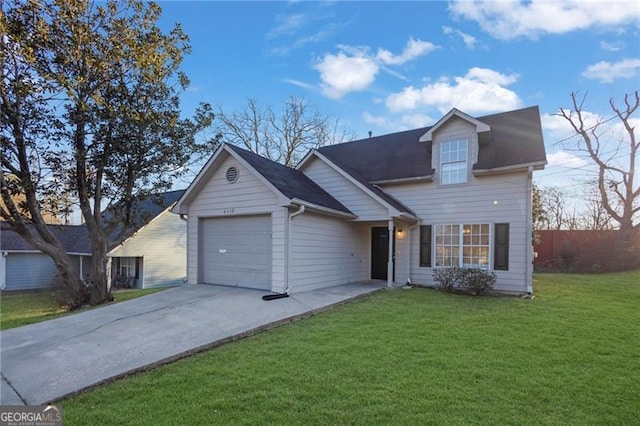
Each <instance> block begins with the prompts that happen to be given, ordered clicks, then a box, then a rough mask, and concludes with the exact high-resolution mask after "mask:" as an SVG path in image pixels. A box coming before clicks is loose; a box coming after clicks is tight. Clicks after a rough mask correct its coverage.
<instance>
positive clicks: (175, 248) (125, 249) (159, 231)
mask: <svg viewBox="0 0 640 426" xmlns="http://www.w3.org/2000/svg"><path fill="white" fill-rule="evenodd" d="M110 256H111V257H142V258H143V260H142V265H141V267H142V270H141V271H140V273H141V279H142V284H138V287H140V288H152V287H163V286H172V285H181V284H182V283H183V282H184V280H185V278H186V276H187V225H186V223H185V221H183V220H182V219H180V216H179V215H176V214H173V213H171V212H170V210H169V209H167V210H165V211H164V212H162V213H161V214H160V215H158V216H157V217H156V218H155V219H153V220H152V221H151V222H149V224H147V225H146V226H145V227H143V228H142V229H141V230H139V231H138V232H137V233H136V234H135V235H133V236H132V237H131V238H129V239H128V240H126V241H125V242H124V243H123V244H122V245H121V246H119V247H116V248H115V249H113V250H112V251H111V253H110Z"/></svg>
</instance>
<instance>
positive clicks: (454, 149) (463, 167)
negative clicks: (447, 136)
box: [440, 139, 469, 185]
mask: <svg viewBox="0 0 640 426" xmlns="http://www.w3.org/2000/svg"><path fill="white" fill-rule="evenodd" d="M468 145H469V143H468V141H467V140H466V139H461V140H457V141H447V142H442V143H441V144H440V183H441V184H442V185H450V184H454V183H465V182H466V181H467V152H468Z"/></svg>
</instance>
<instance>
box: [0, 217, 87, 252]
mask: <svg viewBox="0 0 640 426" xmlns="http://www.w3.org/2000/svg"><path fill="white" fill-rule="evenodd" d="M29 226H31V227H33V225H29ZM47 227H48V228H49V230H50V231H51V232H52V233H53V235H55V236H56V238H57V239H58V240H59V241H60V243H61V244H62V246H63V247H64V248H65V251H66V252H67V253H74V254H86V255H90V254H91V241H90V240H89V233H88V231H87V228H86V227H85V226H84V225H47ZM32 231H33V232H36V231H35V229H32ZM0 233H2V235H0V251H8V252H34V251H38V250H37V249H35V248H33V247H32V246H31V245H30V244H29V243H28V242H27V241H26V240H25V239H24V238H22V237H21V236H20V235H19V234H18V233H17V232H16V231H14V230H13V229H12V228H11V227H10V226H9V225H8V224H6V223H1V226H0Z"/></svg>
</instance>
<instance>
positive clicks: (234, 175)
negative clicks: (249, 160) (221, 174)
mask: <svg viewBox="0 0 640 426" xmlns="http://www.w3.org/2000/svg"><path fill="white" fill-rule="evenodd" d="M238 174H239V173H238V168H237V167H235V166H231V167H229V168H228V169H227V182H229V183H234V182H235V181H237V180H238Z"/></svg>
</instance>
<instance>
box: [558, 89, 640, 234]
mask: <svg viewBox="0 0 640 426" xmlns="http://www.w3.org/2000/svg"><path fill="white" fill-rule="evenodd" d="M586 96H587V94H586V93H585V95H584V96H582V97H581V98H579V97H578V94H577V93H572V94H571V101H572V107H571V108H570V109H565V108H561V109H560V112H559V113H558V115H559V116H560V117H563V118H564V119H566V121H567V122H568V123H569V124H570V125H571V127H572V129H573V130H574V132H575V133H576V134H577V135H579V136H580V139H581V141H580V144H579V146H578V150H580V151H582V152H584V153H586V154H587V155H588V157H589V158H590V159H591V161H592V162H593V163H594V164H595V166H596V167H597V168H598V180H597V188H598V192H599V195H600V198H601V200H602V207H603V208H604V210H605V211H606V212H607V213H608V214H609V215H610V216H611V219H613V220H614V221H615V222H616V223H617V224H618V225H619V228H620V232H621V233H622V236H623V239H625V240H628V241H631V239H632V235H633V232H634V231H636V230H638V229H640V220H639V219H640V215H639V214H638V213H639V212H640V181H639V180H638V178H637V177H636V162H637V161H638V160H639V154H640V141H639V140H638V139H637V138H636V134H635V128H634V125H633V117H634V114H635V113H636V112H637V111H638V107H640V96H639V94H638V91H635V92H634V93H633V94H626V95H625V96H624V106H623V107H622V108H620V107H618V106H617V105H616V103H615V101H614V100H613V99H611V100H610V101H609V106H610V107H611V110H612V111H613V112H614V113H615V118H616V119H617V120H618V122H619V124H620V125H621V127H622V129H623V130H622V133H623V135H622V137H620V138H619V139H618V140H614V139H613V138H612V137H610V135H611V133H609V132H606V131H604V129H605V126H604V124H605V122H606V121H605V120H599V121H598V122H597V123H596V124H595V125H589V124H588V117H587V113H586V111H585V110H584V103H585V100H586ZM607 121H608V120H607Z"/></svg>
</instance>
